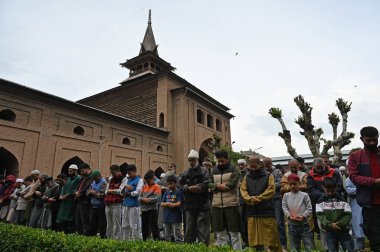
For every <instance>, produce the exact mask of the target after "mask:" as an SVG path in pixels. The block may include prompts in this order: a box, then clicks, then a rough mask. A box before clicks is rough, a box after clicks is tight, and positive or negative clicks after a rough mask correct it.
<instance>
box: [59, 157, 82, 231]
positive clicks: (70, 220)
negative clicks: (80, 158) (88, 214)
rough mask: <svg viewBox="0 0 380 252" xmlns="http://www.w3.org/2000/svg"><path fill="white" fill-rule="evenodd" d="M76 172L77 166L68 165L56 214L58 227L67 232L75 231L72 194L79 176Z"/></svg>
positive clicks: (77, 183)
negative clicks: (65, 180) (66, 176)
mask: <svg viewBox="0 0 380 252" xmlns="http://www.w3.org/2000/svg"><path fill="white" fill-rule="evenodd" d="M77 173H78V166H77V165H76V164H72V165H70V166H69V171H68V175H69V177H68V179H67V182H66V184H65V185H64V186H63V188H62V190H61V193H60V196H59V200H60V205H59V209H58V214H57V224H58V225H59V226H60V229H61V230H62V231H63V232H65V233H67V234H70V233H74V232H75V221H74V216H75V200H74V194H75V191H76V190H77V188H78V185H79V181H80V176H79V175H78V174H77Z"/></svg>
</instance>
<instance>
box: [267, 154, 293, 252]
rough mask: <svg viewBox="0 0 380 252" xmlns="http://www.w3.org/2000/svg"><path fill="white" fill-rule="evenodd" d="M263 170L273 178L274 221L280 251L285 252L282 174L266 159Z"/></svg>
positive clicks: (270, 160)
mask: <svg viewBox="0 0 380 252" xmlns="http://www.w3.org/2000/svg"><path fill="white" fill-rule="evenodd" d="M263 162H264V168H265V169H266V170H267V171H268V172H270V173H271V174H272V175H273V177H274V185H275V190H276V193H275V195H274V197H273V201H274V212H275V214H276V221H277V227H278V232H279V235H280V242H281V247H282V251H286V249H287V240H286V230H285V220H284V212H283V211H282V201H281V178H282V172H281V171H280V170H279V169H275V168H274V167H273V164H272V159H271V158H269V157H266V158H264V159H263Z"/></svg>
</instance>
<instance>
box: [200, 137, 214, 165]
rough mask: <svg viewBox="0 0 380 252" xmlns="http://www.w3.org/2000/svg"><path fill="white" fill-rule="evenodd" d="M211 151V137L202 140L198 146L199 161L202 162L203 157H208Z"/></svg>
mask: <svg viewBox="0 0 380 252" xmlns="http://www.w3.org/2000/svg"><path fill="white" fill-rule="evenodd" d="M212 153H213V150H212V138H208V139H206V140H204V141H203V142H202V144H201V147H200V148H199V162H200V163H201V164H202V162H203V159H204V158H205V157H209V156H210V154H212Z"/></svg>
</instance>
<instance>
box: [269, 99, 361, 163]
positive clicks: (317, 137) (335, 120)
mask: <svg viewBox="0 0 380 252" xmlns="http://www.w3.org/2000/svg"><path fill="white" fill-rule="evenodd" d="M294 102H295V103H296V105H297V107H298V108H299V110H300V111H301V115H300V116H298V118H297V119H295V123H296V124H298V126H299V127H300V128H301V129H302V131H300V134H301V135H303V136H304V137H305V138H306V141H307V143H308V146H309V149H310V152H311V154H312V155H313V156H314V157H318V156H320V155H326V154H328V151H329V150H330V149H331V147H333V150H334V157H333V160H332V162H333V163H338V162H339V161H340V160H341V159H342V148H343V147H344V146H346V145H348V144H350V143H351V139H352V138H353V137H354V133H352V132H347V121H348V120H347V118H348V112H350V110H351V104H352V103H348V102H347V101H345V100H343V99H342V98H339V99H338V100H336V106H337V107H338V109H339V112H340V114H341V116H342V131H341V133H340V134H339V136H338V126H339V122H340V118H339V116H338V115H337V114H335V113H331V114H329V115H328V121H329V123H330V125H331V126H332V129H333V139H332V140H326V139H323V138H321V136H322V134H323V133H324V132H323V130H322V128H315V126H314V125H313V122H312V116H311V112H312V110H313V108H312V107H311V106H310V104H309V103H308V102H306V101H305V99H304V98H303V96H302V95H298V96H297V97H295V98H294ZM269 114H270V115H271V116H272V117H273V118H275V119H277V120H278V121H279V122H280V124H281V127H282V132H279V133H278V135H279V136H280V137H281V138H282V139H283V140H284V142H285V145H286V147H287V150H288V153H289V154H290V155H291V156H293V157H294V158H296V157H298V155H297V152H296V150H295V148H294V147H293V146H292V139H291V134H290V131H289V130H288V129H287V128H286V125H285V123H284V120H283V119H282V117H283V114H282V110H281V109H279V108H275V107H273V108H270V109H269ZM321 141H322V142H323V143H324V145H323V147H322V151H321Z"/></svg>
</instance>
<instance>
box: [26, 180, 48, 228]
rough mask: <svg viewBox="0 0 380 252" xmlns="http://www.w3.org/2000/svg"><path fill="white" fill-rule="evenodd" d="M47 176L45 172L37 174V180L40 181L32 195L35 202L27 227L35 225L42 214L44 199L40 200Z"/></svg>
mask: <svg viewBox="0 0 380 252" xmlns="http://www.w3.org/2000/svg"><path fill="white" fill-rule="evenodd" d="M47 178H49V175H48V174H46V173H41V174H40V175H39V176H38V180H39V181H40V183H39V186H38V187H37V189H36V191H35V192H34V195H33V198H34V199H35V202H34V206H33V209H32V214H31V216H30V220H29V227H37V226H38V224H39V223H40V218H41V215H42V211H43V209H44V201H43V200H42V197H43V196H44V193H45V190H46V187H47V184H46V179H47Z"/></svg>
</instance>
